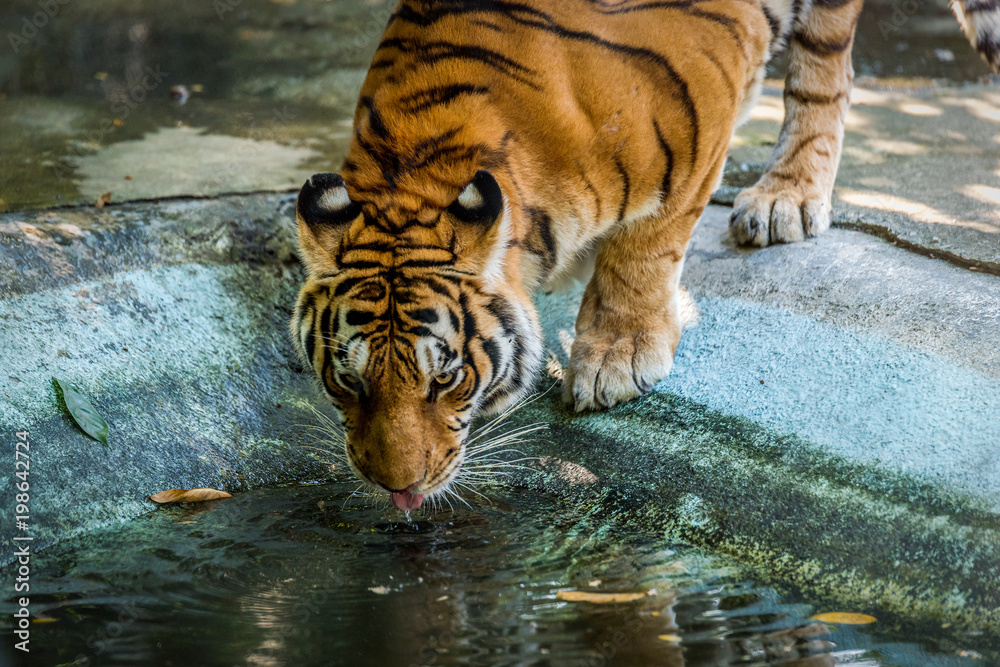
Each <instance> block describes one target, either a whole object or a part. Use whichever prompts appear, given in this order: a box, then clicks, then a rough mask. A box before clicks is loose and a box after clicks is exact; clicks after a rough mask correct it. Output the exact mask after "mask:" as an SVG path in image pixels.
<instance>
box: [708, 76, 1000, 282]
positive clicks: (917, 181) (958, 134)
mask: <svg viewBox="0 0 1000 667" xmlns="http://www.w3.org/2000/svg"><path fill="white" fill-rule="evenodd" d="M852 102H853V103H852V106H851V110H850V112H849V114H848V119H847V126H846V134H845V138H844V153H843V157H842V159H841V164H840V171H839V172H838V174H837V184H836V186H835V188H834V222H835V223H836V224H838V225H840V226H843V227H848V228H854V229H860V230H862V231H867V232H870V233H874V234H875V235H878V236H883V237H885V238H891V239H897V240H899V241H900V242H902V243H904V244H907V245H910V246H915V247H916V248H919V249H920V250H921V251H922V252H924V253H926V254H933V255H937V256H943V257H950V258H953V259H955V260H958V261H959V262H961V263H963V264H966V265H971V266H974V267H977V268H985V269H988V270H990V271H992V272H994V273H996V272H1000V90H998V89H997V87H996V86H995V85H968V86H963V87H946V88H923V89H915V90H910V91H906V92H900V91H896V92H891V91H884V90H877V89H866V88H856V89H855V90H854V93H853V96H852ZM783 116H784V111H783V107H782V99H781V89H780V88H773V87H771V88H768V90H767V91H766V94H765V95H763V96H762V98H761V101H760V104H759V105H758V106H757V108H756V109H755V110H754V112H753V115H752V116H751V119H750V121H749V122H748V123H747V124H746V125H744V126H743V127H742V128H740V129H739V130H738V131H737V134H736V137H735V140H734V146H733V150H732V152H731V153H730V158H729V164H728V167H727V172H728V175H727V178H726V182H727V183H728V187H723V188H722V190H721V191H720V192H719V193H717V194H716V196H715V199H716V201H718V202H723V203H731V201H732V199H733V198H734V197H735V195H736V193H737V192H738V191H739V188H740V187H743V186H745V185H747V184H751V183H753V182H754V181H755V180H756V177H757V175H759V174H760V173H761V171H762V170H763V169H764V167H765V166H766V164H767V161H768V159H769V158H770V154H771V150H772V148H773V145H774V143H775V142H776V141H777V138H778V132H779V130H780V129H781V120H782V118H783Z"/></svg>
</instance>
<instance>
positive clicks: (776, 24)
mask: <svg viewBox="0 0 1000 667" xmlns="http://www.w3.org/2000/svg"><path fill="white" fill-rule="evenodd" d="M760 11H762V12H764V18H766V19H767V24H768V25H769V26H771V39H773V40H778V39H780V38H781V21H779V20H778V17H776V16H775V15H774V14H773V13H771V10H770V9H768V8H767V5H765V4H764V3H761V5H760Z"/></svg>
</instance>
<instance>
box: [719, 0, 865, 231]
mask: <svg viewBox="0 0 1000 667" xmlns="http://www.w3.org/2000/svg"><path fill="white" fill-rule="evenodd" d="M861 4H862V0H848V1H847V2H846V3H845V2H834V3H827V4H822V3H814V4H813V5H812V8H811V9H810V10H809V14H808V15H807V16H806V17H804V18H803V17H799V20H798V21H797V22H796V24H795V25H794V27H793V31H792V36H791V43H790V45H789V54H788V74H787V76H786V78H785V94H784V98H785V120H784V123H783V124H782V127H781V134H780V137H779V139H778V145H777V146H776V147H775V150H774V154H773V156H772V157H771V162H770V164H769V165H768V167H767V170H766V171H765V172H764V174H763V176H761V178H760V180H759V181H758V182H757V183H756V184H755V185H754V186H753V187H751V188H748V189H747V190H744V191H743V192H741V193H740V194H739V196H738V197H736V201H735V202H734V204H733V214H732V217H731V218H730V220H729V227H730V230H731V232H732V234H733V237H734V238H735V239H736V241H737V242H738V243H741V244H743V245H753V246H761V247H763V246H767V245H770V244H773V243H791V242H794V241H801V240H802V239H804V238H805V237H809V236H817V235H819V234H821V233H823V232H824V231H826V230H827V228H829V226H830V214H831V195H832V193H833V183H834V180H835V179H836V176H837V166H838V164H839V162H840V150H841V144H842V143H843V138H844V120H845V118H846V116H847V109H848V107H849V105H850V92H851V85H852V83H853V81H854V70H853V68H852V67H851V45H852V44H853V42H854V31H855V27H856V26H857V20H858V13H859V12H860V11H861Z"/></svg>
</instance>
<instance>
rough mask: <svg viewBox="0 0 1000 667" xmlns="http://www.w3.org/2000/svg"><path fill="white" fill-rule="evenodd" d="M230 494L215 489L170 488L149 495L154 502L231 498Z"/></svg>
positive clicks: (198, 501) (188, 501) (186, 501)
mask: <svg viewBox="0 0 1000 667" xmlns="http://www.w3.org/2000/svg"><path fill="white" fill-rule="evenodd" d="M232 497H233V496H232V495H231V494H228V493H226V492H225V491H219V490H217V489H207V488H204V487H202V488H198V489H190V490H188V489H170V490H169V491H160V492H159V493H155V494H153V495H151V496H150V497H149V499H150V500H152V501H153V502H154V503H161V504H162V503H200V502H201V501H203V500H216V499H218V498H232Z"/></svg>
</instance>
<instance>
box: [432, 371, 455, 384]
mask: <svg viewBox="0 0 1000 667" xmlns="http://www.w3.org/2000/svg"><path fill="white" fill-rule="evenodd" d="M454 379H455V374H454V373H442V374H441V375H438V376H437V377H436V378H434V381H435V382H437V383H438V384H440V385H449V384H451V381H452V380H454Z"/></svg>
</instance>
